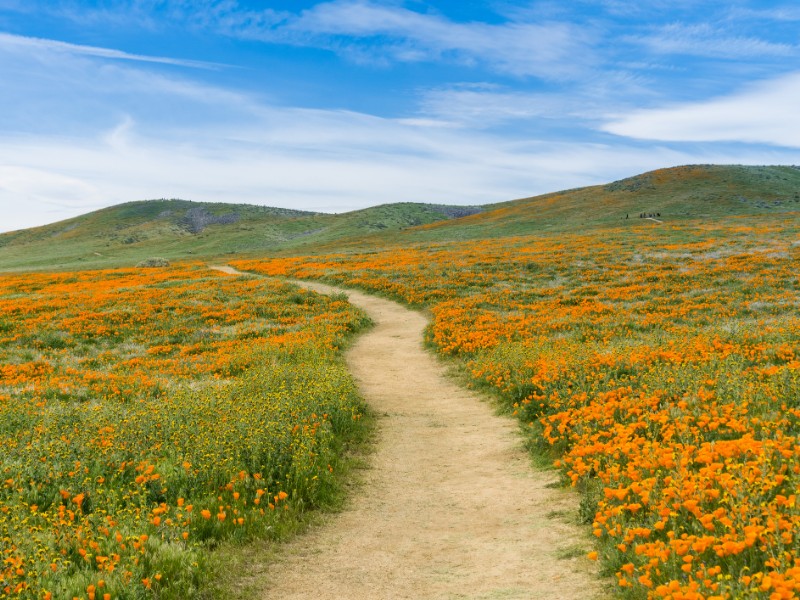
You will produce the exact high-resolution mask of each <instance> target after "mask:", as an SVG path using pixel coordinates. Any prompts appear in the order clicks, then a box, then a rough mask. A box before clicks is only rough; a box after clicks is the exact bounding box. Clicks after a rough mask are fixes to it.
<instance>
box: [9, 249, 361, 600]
mask: <svg viewBox="0 0 800 600" xmlns="http://www.w3.org/2000/svg"><path fill="white" fill-rule="evenodd" d="M367 324H368V321H367V319H366V317H365V316H364V315H363V313H360V312H359V311H357V310H356V309H354V308H353V307H352V306H351V305H349V304H348V303H347V301H346V299H344V298H343V297H337V296H333V297H327V296H320V295H316V294H313V293H311V292H306V291H303V290H299V289H297V288H295V287H293V286H289V285H286V284H283V283H280V282H276V281H268V280H265V279H263V278H242V277H232V276H229V275H223V274H219V273H216V272H213V271H209V270H208V268H207V267H206V266H205V265H200V264H194V265H193V264H185V265H181V266H176V267H168V268H162V269H113V270H104V271H91V272H76V273H59V274H31V273H29V274H24V275H13V274H11V275H9V274H6V275H0V445H2V447H3V452H2V455H1V457H0V598H36V599H39V600H41V599H45V600H47V599H51V598H52V599H62V598H81V599H88V600H99V599H101V598H102V599H112V598H113V599H115V600H116V599H135V598H188V597H195V596H197V595H198V594H199V591H200V590H201V589H203V588H204V587H205V586H206V584H207V583H208V573H209V570H210V569H211V567H212V566H213V565H210V564H209V550H210V549H212V548H213V547H215V546H216V545H218V544H219V543H221V542H226V541H229V542H232V543H240V542H245V541H247V540H252V539H254V538H262V539H263V538H275V537H279V536H281V535H282V532H283V531H284V530H286V529H291V528H292V527H293V524H294V523H295V522H296V520H297V517H298V515H299V514H300V513H303V512H304V511H306V510H308V509H309V508H314V507H317V506H319V505H320V504H324V503H325V502H326V501H327V499H328V498H329V497H330V496H331V494H333V493H334V489H335V481H334V479H335V475H336V474H335V473H334V469H335V466H336V464H337V462H336V460H337V457H338V456H339V454H340V451H341V446H342V444H343V442H344V440H346V439H348V437H352V436H354V435H356V434H357V432H358V431H359V430H360V429H361V428H363V424H362V415H363V414H364V412H363V411H364V406H363V404H362V401H361V399H360V398H359V396H358V394H357V391H356V389H355V386H354V383H353V381H352V380H351V378H350V375H349V374H348V372H347V370H346V368H345V366H344V365H343V362H342V360H341V356H340V350H341V349H342V347H343V346H344V345H345V344H346V343H347V340H348V338H349V336H350V335H351V334H352V333H353V332H355V331H358V330H360V329H362V328H364V327H365V326H366V325H367Z"/></svg>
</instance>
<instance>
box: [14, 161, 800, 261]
mask: <svg viewBox="0 0 800 600" xmlns="http://www.w3.org/2000/svg"><path fill="white" fill-rule="evenodd" d="M799 210H800V168H796V167H790V166H767V167H751V166H720V165H691V166H684V167H675V168H670V169H661V170H657V171H652V172H649V173H644V174H642V175H637V176H635V177H631V178H628V179H623V180H620V181H616V182H613V183H610V184H607V185H600V186H591V187H585V188H579V189H573V190H566V191H562V192H556V193H551V194H545V195H541V196H536V197H532V198H524V199H520V200H513V201H509V202H502V203H499V204H489V205H485V206H482V207H469V206H461V207H459V206H443V205H434V204H418V203H399V204H387V205H382V206H376V207H372V208H368V209H364V210H359V211H353V212H349V213H343V214H322V213H310V212H303V211H295V210H287V209H278V208H268V207H261V206H253V205H244V204H222V203H198V202H190V201H186V200H148V201H139V202H130V203H126V204H121V205H118V206H113V207H110V208H106V209H103V210H99V211H96V212H92V213H89V214H87V215H83V216H80V217H76V218H73V219H69V220H66V221H61V222H59V223H54V224H52V225H46V226H43V227H36V228H32V229H26V230H22V231H16V232H10V233H5V234H0V269H4V270H10V269H17V270H19V269H60V268H96V267H107V266H121V265H131V264H136V263H137V262H138V261H140V260H142V259H144V258H147V257H151V256H163V257H165V258H168V259H173V260H179V259H192V258H199V259H211V258H214V257H224V256H229V255H257V254H279V253H287V252H288V253H302V254H311V253H315V252H318V251H319V252H330V251H332V250H334V249H348V248H352V249H355V248H364V247H376V246H377V247H385V246H389V245H394V244H408V243H423V242H431V241H447V240H455V239H480V238H485V237H498V236H510V235H523V234H530V233H536V232H542V233H544V232H552V233H557V232H560V231H575V230H581V229H587V228H595V227H610V226H625V225H629V226H634V225H642V224H645V223H647V224H650V225H655V224H656V222H654V221H649V220H646V219H644V218H643V217H646V216H652V217H654V218H655V219H657V220H658V221H661V222H666V223H669V222H678V221H680V222H685V221H687V220H700V221H702V220H709V219H711V220H713V219H723V218H728V217H732V216H736V215H748V214H774V213H795V214H796V213H797V211H799Z"/></svg>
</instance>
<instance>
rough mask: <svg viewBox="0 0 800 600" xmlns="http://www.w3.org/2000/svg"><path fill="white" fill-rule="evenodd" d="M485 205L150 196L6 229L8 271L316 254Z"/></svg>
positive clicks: (1, 264) (0, 259) (3, 244)
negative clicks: (358, 205) (318, 207)
mask: <svg viewBox="0 0 800 600" xmlns="http://www.w3.org/2000/svg"><path fill="white" fill-rule="evenodd" d="M479 210H481V209H480V208H477V207H454V206H440V205H433V204H415V203H398V204H389V205H383V206H376V207H372V208H367V209H364V210H359V211H353V212H349V213H344V214H340V215H331V214H323V213H311V212H304V211H296V210H288V209H280V208H269V207H261V206H253V205H247V204H223V203H206V202H190V201H187V200H144V201H139V202H129V203H125V204H120V205H118V206H112V207H109V208H105V209H102V210H98V211H95V212H92V213H89V214H86V215H82V216H80V217H75V218H73V219H68V220H66V221H60V222H58V223H54V224H51V225H45V226H42V227H35V228H31V229H25V230H21V231H14V232H9V233H4V234H0V269H6V270H8V269H58V268H95V267H107V266H119V265H130V264H135V263H137V262H139V261H140V260H143V259H146V258H149V257H152V256H159V257H164V258H168V259H173V260H181V259H191V258H211V257H218V256H226V255H232V254H237V253H241V252H248V253H253V252H256V253H269V252H276V251H279V250H298V251H302V252H309V251H312V250H313V248H314V247H315V246H318V245H319V244H330V243H336V242H337V241H338V240H345V239H348V240H353V239H358V238H360V237H363V236H369V235H371V234H377V233H381V232H391V231H399V230H401V229H404V228H407V227H412V226H415V225H422V224H427V223H432V222H435V221H440V220H445V219H450V218H452V217H454V216H458V215H463V214H472V213H474V212H476V211H479Z"/></svg>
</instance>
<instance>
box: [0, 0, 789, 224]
mask: <svg viewBox="0 0 800 600" xmlns="http://www.w3.org/2000/svg"><path fill="white" fill-rule="evenodd" d="M798 107H800V6H798V5H797V4H796V3H794V2H789V1H786V2H763V1H762V2H756V1H752V0H751V1H748V0H739V1H737V0H733V1H730V0H728V1H725V2H722V1H719V2H717V1H714V0H711V1H706V2H695V1H688V0H670V1H665V0H650V1H645V2H628V1H625V0H572V1H570V2H563V1H560V2H559V1H515V0H497V1H492V0H489V1H485V2H477V1H472V0H460V1H438V2H427V1H422V0H405V1H404V0H330V1H324V2H318V1H305V0H283V1H275V2H257V1H246V0H94V1H89V0H0V209H2V210H0V231H7V230H13V229H18V228H22V227H29V226H33V225H39V224H44V223H49V222H53V221H57V220H60V219H64V218H67V217H70V216H75V215H78V214H81V213H85V212H88V211H90V210H95V209H97V208H101V207H103V206H109V205H111V204H117V203H120V202H125V201H129V200H139V199H147V198H162V197H166V198H185V199H191V200H203V201H221V202H250V203H255V204H266V205H271V206H282V207H292V208H303V209H308V210H319V211H326V212H342V211H346V210H353V209H357V208H362V207H365V206H371V205H376V204H382V203H386V202H400V201H415V202H435V203H452V204H475V203H487V202H496V201H503V200H508V199H512V198H518V197H524V196H530V195H534V194H538V193H543V192H548V191H554V190H559V189H564V188H572V187H578V186H583V185H589V184H595V183H603V182H607V181H611V180H614V179H618V178H621V177H625V176H629V175H633V174H636V173H640V172H643V171H646V170H650V169H654V168H659V167H667V166H673V165H680V164H687V163H746V164H800V110H799V109H798Z"/></svg>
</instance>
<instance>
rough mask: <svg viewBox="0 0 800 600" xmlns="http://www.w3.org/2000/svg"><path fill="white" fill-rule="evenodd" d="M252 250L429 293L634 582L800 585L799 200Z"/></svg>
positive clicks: (748, 587)
mask: <svg viewBox="0 0 800 600" xmlns="http://www.w3.org/2000/svg"><path fill="white" fill-rule="evenodd" d="M235 264H236V266H237V267H239V268H241V269H245V270H251V271H256V272H260V273H265V274H269V275H278V276H292V277H301V278H319V279H325V280H327V281H331V282H336V283H341V284H345V285H349V286H357V287H362V288H366V289H368V290H372V291H376V292H379V293H382V294H386V295H389V296H391V297H394V298H398V299H400V300H402V301H404V302H406V303H408V304H411V305H416V306H419V307H425V308H427V309H428V310H429V311H430V312H431V314H432V323H431V325H430V327H429V330H428V341H429V342H430V343H431V344H432V345H434V346H435V347H436V348H437V349H438V351H439V352H441V353H442V354H445V355H449V356H453V357H456V358H457V359H458V360H459V361H460V364H461V365H463V366H464V368H465V370H466V372H467V373H468V374H469V375H470V376H471V378H472V382H473V385H475V386H479V387H482V388H488V389H491V390H493V391H494V392H495V393H496V394H497V395H498V396H499V397H500V398H501V399H502V401H503V402H505V403H506V404H507V405H508V407H509V410H511V411H513V412H514V413H515V414H516V415H518V416H519V418H520V419H521V420H522V422H523V424H524V426H525V427H526V428H528V429H529V431H530V432H531V436H532V439H535V440H539V443H540V444H541V445H542V446H545V447H548V448H551V449H552V450H553V451H554V452H555V453H556V456H557V457H558V460H557V466H558V467H560V469H562V472H563V475H564V479H565V481H567V482H571V483H572V484H573V485H575V486H577V487H579V489H580V490H581V491H582V492H583V500H582V504H581V516H582V518H583V519H584V520H585V522H586V523H587V525H588V526H590V527H591V528H592V530H593V532H594V535H595V536H596V538H597V551H596V552H592V553H591V554H590V558H596V559H599V560H600V561H601V564H602V565H603V568H604V570H605V571H606V572H607V573H609V574H612V575H613V576H614V581H615V582H616V583H615V585H617V586H619V587H618V588H617V591H618V593H619V594H620V595H621V596H623V597H629V598H645V597H652V598H671V599H673V600H679V599H699V598H770V599H778V598H795V597H798V596H799V595H800V539H798V536H799V535H800V534H798V532H800V503H799V502H798V498H797V494H798V487H799V486H800V444H798V435H800V278H799V276H798V270H797V266H798V265H800V221H799V220H798V219H797V218H796V217H795V216H794V215H782V216H781V217H779V218H778V217H776V218H775V219H770V218H768V217H740V218H733V219H729V220H726V221H725V222H718V223H715V222H706V223H702V222H688V223H686V224H683V225H675V226H671V225H668V224H665V225H657V224H655V223H647V224H644V223H633V224H631V225H630V227H627V228H619V229H604V230H595V231H592V232H588V233H585V234H573V235H566V234H559V235H558V236H548V235H547V234H545V233H542V234H540V235H537V236H530V237H520V238H514V239H497V240H481V241H479V242H454V243H439V244H429V245H418V246H415V247H412V248H405V249H400V248H392V249H389V250H386V251H377V252H368V253H367V252H365V253H347V254H344V253H343V254H336V255H328V256H309V257H295V258H278V259H269V260H251V261H237V262H236V263H235ZM532 568H534V569H535V563H532Z"/></svg>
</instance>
